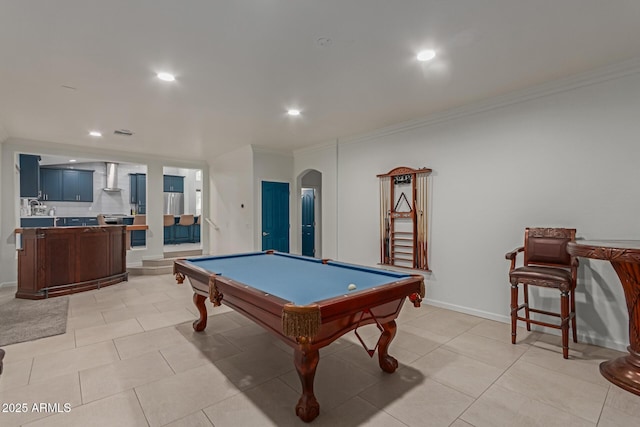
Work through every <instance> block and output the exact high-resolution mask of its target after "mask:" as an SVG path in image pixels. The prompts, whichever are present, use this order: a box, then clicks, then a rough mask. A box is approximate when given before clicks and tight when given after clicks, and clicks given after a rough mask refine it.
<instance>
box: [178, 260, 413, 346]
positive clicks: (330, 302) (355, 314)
mask: <svg viewBox="0 0 640 427" xmlns="http://www.w3.org/2000/svg"><path fill="white" fill-rule="evenodd" d="M175 273H181V274H183V275H184V276H186V277H188V278H189V281H190V283H191V286H192V288H193V291H194V292H195V293H198V294H200V295H203V296H206V297H210V295H209V281H210V279H211V278H213V280H215V285H216V288H217V290H218V292H220V293H222V294H223V298H222V303H224V304H225V305H227V306H229V307H231V308H233V309H235V310H237V311H238V312H240V313H242V314H243V315H245V316H246V317H248V318H250V319H252V320H253V321H254V322H256V323H258V324H260V325H261V326H262V327H264V328H265V329H266V330H268V331H269V332H271V333H272V334H274V335H275V336H277V337H278V338H280V339H281V340H283V341H284V342H285V343H287V344H288V345H290V346H292V347H296V346H297V342H296V340H295V338H294V337H289V336H287V335H285V334H284V333H283V325H282V318H283V308H284V306H285V305H286V304H288V303H289V301H287V300H285V299H282V298H280V297H278V296H275V295H271V294H267V293H265V292H263V291H260V290H257V289H255V288H253V287H250V286H247V285H245V284H243V283H240V282H237V281H235V280H232V279H229V278H227V277H224V276H219V275H216V274H215V273H212V272H210V271H208V270H205V269H203V268H200V267H198V266H196V265H194V264H193V263H187V262H185V260H176V261H175V263H174V274H175ZM412 294H418V295H420V296H421V297H424V278H423V276H421V275H412V276H409V277H406V278H403V279H401V280H397V281H394V282H392V283H390V284H387V285H384V286H379V287H376V288H372V289H363V290H360V291H357V292H352V293H349V294H345V295H340V296H336V297H333V298H329V299H325V300H322V301H319V302H317V306H318V310H319V311H320V318H321V324H320V327H319V330H318V334H317V335H316V336H315V337H313V338H312V346H313V347H315V348H321V347H324V346H326V345H328V344H330V343H331V342H333V341H334V340H335V339H337V338H338V337H340V336H341V335H344V334H345V333H347V332H349V331H351V330H353V329H355V328H356V327H358V326H364V325H367V324H372V323H376V319H377V321H378V322H380V323H386V322H388V321H390V320H393V319H395V318H397V316H398V314H399V311H400V309H401V308H402V305H403V303H404V299H405V297H408V296H410V295H412ZM363 312H365V313H366V314H365V315H362V313H363ZM373 316H375V319H374V317H373ZM360 317H362V318H361V319H360Z"/></svg>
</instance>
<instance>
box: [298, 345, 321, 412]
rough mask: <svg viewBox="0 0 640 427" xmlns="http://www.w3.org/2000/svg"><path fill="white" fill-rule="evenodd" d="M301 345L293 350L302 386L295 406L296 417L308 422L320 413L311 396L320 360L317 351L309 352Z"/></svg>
mask: <svg viewBox="0 0 640 427" xmlns="http://www.w3.org/2000/svg"><path fill="white" fill-rule="evenodd" d="M305 347H307V346H306V345H304V344H302V345H300V347H299V348H296V349H295V352H294V355H293V362H294V364H295V365H296V370H297V371H298V376H299V377H300V383H301V384H302V395H301V396H300V399H299V400H298V404H297V405H296V415H297V416H298V417H300V419H301V420H302V421H304V422H307V423H308V422H310V421H312V420H313V419H314V418H316V417H317V416H318V414H319V413H320V404H318V401H317V400H316V396H315V395H314V394H313V379H314V377H315V375H316V367H317V366H318V361H319V360H320V353H318V350H309V349H308V347H307V348H305Z"/></svg>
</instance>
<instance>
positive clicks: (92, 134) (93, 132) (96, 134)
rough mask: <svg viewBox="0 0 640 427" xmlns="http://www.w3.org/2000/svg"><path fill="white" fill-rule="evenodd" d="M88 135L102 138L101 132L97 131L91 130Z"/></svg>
mask: <svg viewBox="0 0 640 427" xmlns="http://www.w3.org/2000/svg"><path fill="white" fill-rule="evenodd" d="M89 135H91V136H96V137H97V136H102V132H98V131H97V130H92V131H91V132H89Z"/></svg>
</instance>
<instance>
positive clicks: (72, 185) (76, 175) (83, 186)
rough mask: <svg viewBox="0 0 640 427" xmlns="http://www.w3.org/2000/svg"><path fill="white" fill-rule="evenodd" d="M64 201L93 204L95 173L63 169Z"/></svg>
mask: <svg viewBox="0 0 640 427" xmlns="http://www.w3.org/2000/svg"><path fill="white" fill-rule="evenodd" d="M62 200H63V201H65V202H93V171H87V170H78V169H62Z"/></svg>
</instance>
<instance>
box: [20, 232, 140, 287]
mask: <svg viewBox="0 0 640 427" xmlns="http://www.w3.org/2000/svg"><path fill="white" fill-rule="evenodd" d="M16 231H18V230H16ZM19 234H20V235H21V245H20V247H19V249H18V291H17V292H16V298H25V299H42V298H49V297H54V296H60V295H67V294H72V293H76V292H83V291H87V290H90V289H98V288H101V287H103V286H109V285H114V284H116V283H120V282H123V281H126V280H127V278H128V276H127V262H126V256H127V229H126V226H124V225H105V226H88V227H43V228H23V229H21V230H19Z"/></svg>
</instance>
